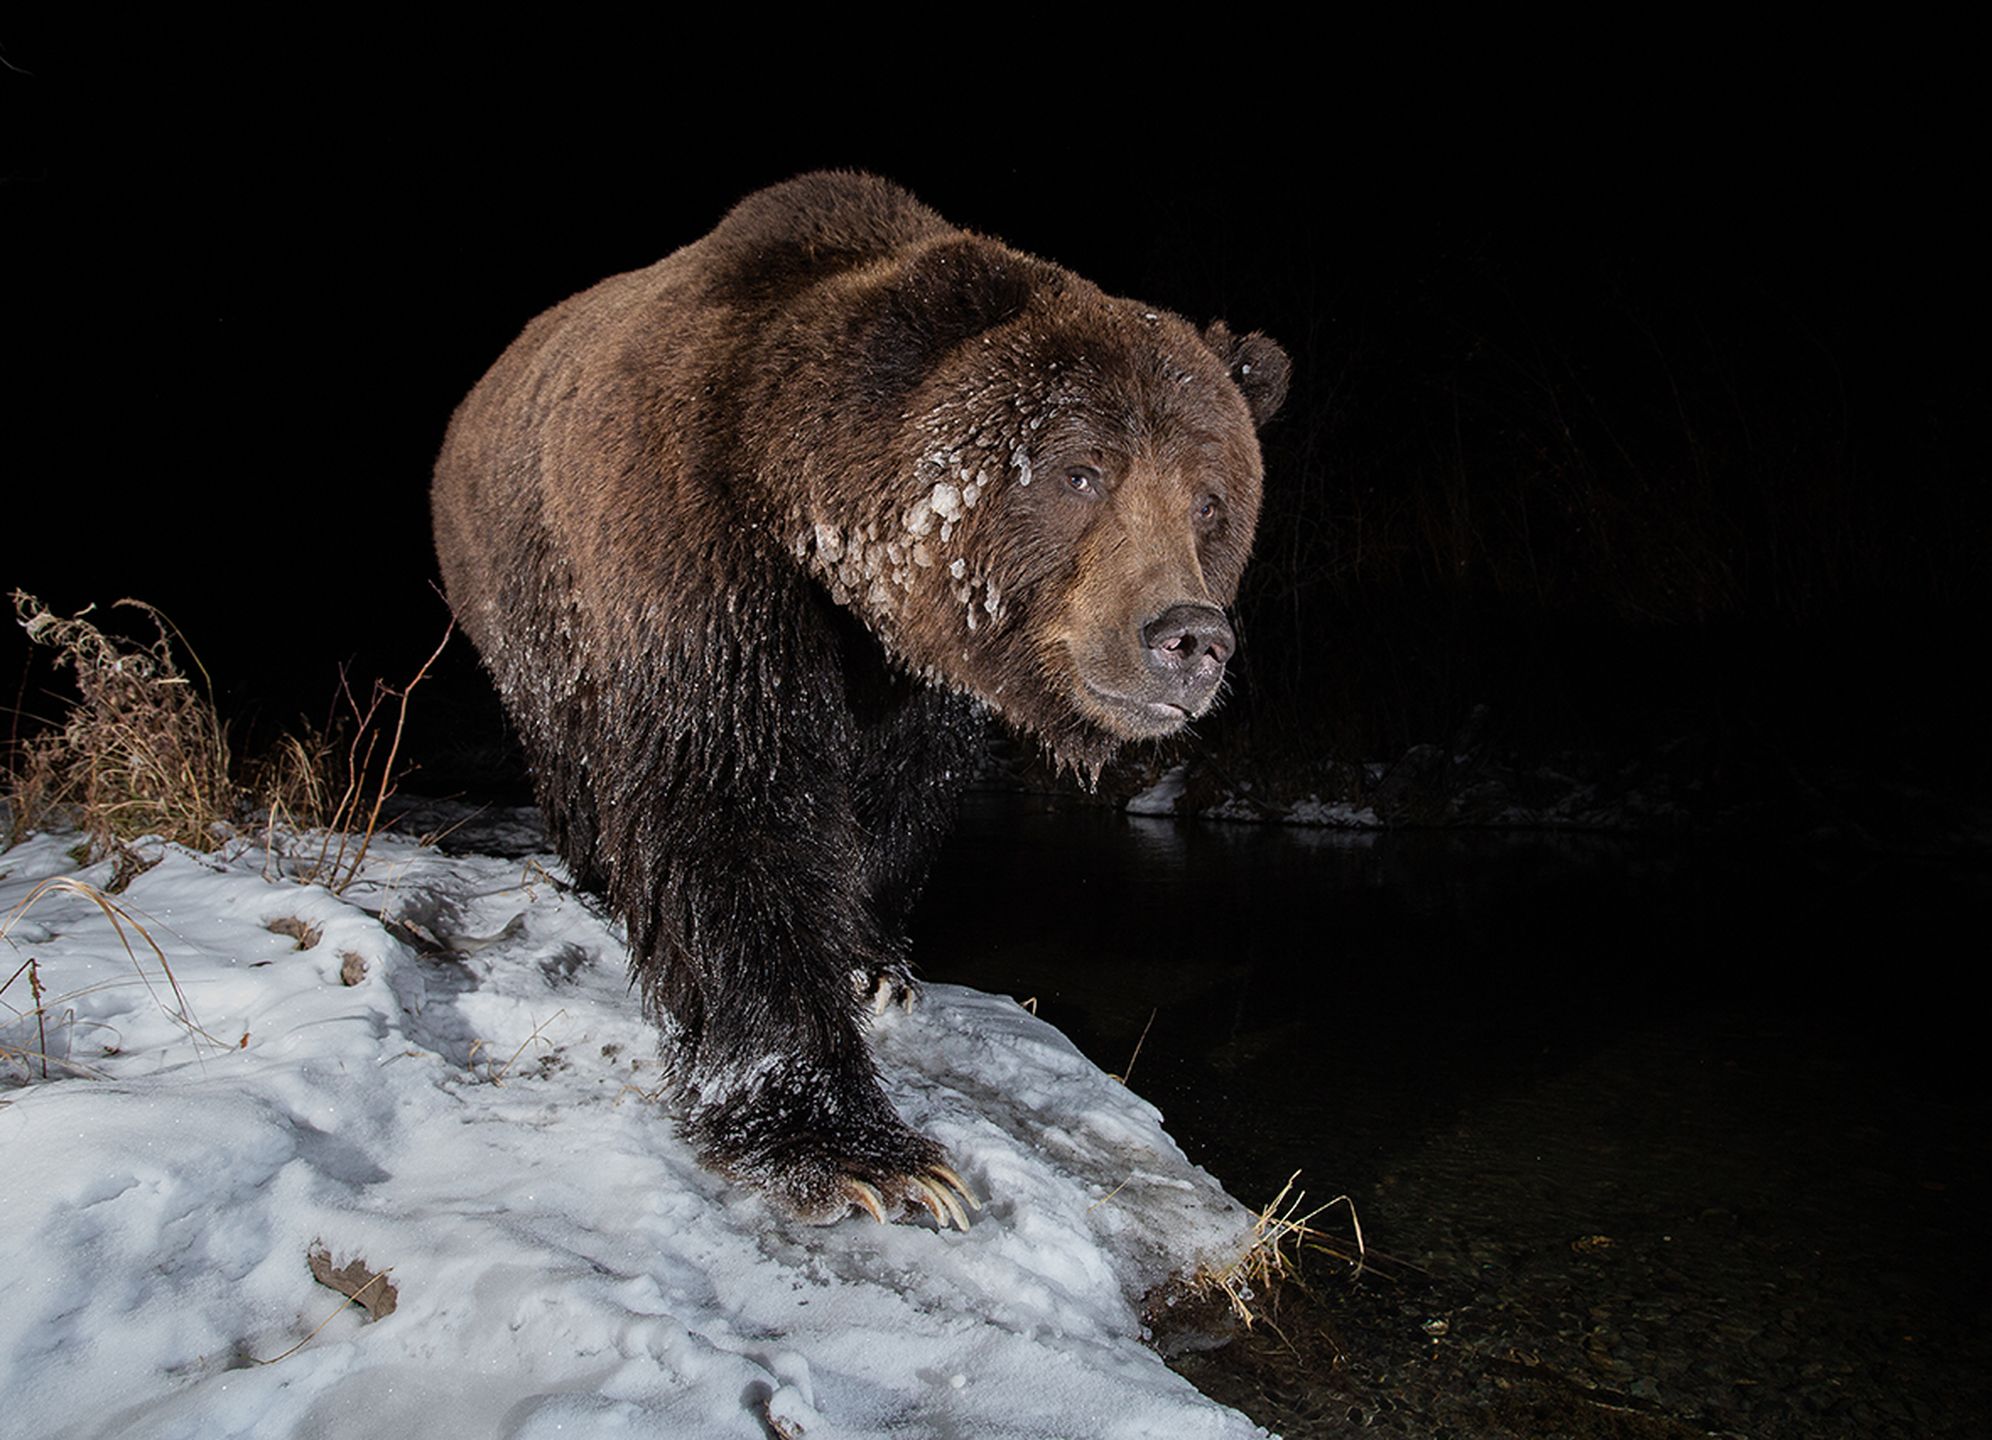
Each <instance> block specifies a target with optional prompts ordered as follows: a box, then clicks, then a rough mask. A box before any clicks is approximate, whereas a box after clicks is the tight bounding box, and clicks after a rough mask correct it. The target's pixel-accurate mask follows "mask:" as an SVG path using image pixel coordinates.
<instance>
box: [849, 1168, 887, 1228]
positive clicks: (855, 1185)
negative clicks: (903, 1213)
mask: <svg viewBox="0 0 1992 1440" xmlns="http://www.w3.org/2000/svg"><path fill="white" fill-rule="evenodd" d="M844 1190H845V1193H846V1194H848V1195H849V1196H850V1197H851V1203H852V1204H853V1205H855V1206H857V1207H858V1208H859V1209H860V1210H863V1211H864V1212H865V1213H866V1214H867V1215H869V1216H871V1217H872V1219H874V1220H876V1221H878V1223H879V1224H881V1225H884V1224H886V1223H887V1222H886V1218H885V1201H884V1200H883V1199H882V1198H881V1197H880V1195H879V1193H878V1191H877V1190H876V1189H875V1188H874V1187H872V1186H870V1185H867V1184H866V1183H865V1182H864V1181H862V1180H860V1179H858V1178H857V1177H855V1176H852V1175H846V1176H845V1177H844Z"/></svg>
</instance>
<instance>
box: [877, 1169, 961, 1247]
mask: <svg viewBox="0 0 1992 1440" xmlns="http://www.w3.org/2000/svg"><path fill="white" fill-rule="evenodd" d="M886 1189H887V1190H888V1191H890V1192H892V1193H894V1194H896V1195H897V1197H898V1198H899V1200H900V1202H901V1205H902V1206H903V1207H904V1208H907V1209H911V1208H912V1207H913V1206H915V1205H918V1206H919V1207H920V1208H922V1209H924V1210H925V1211H926V1212H927V1213H928V1214H929V1215H932V1216H933V1217H934V1221H935V1223H936V1224H938V1225H939V1226H940V1227H941V1228H942V1229H943V1230H946V1229H949V1228H950V1227H952V1228H953V1229H956V1230H960V1231H962V1232H964V1233H966V1232H967V1230H968V1211H969V1210H980V1209H981V1208H982V1202H981V1201H980V1200H978V1199H976V1198H975V1192H974V1191H972V1190H970V1189H969V1188H968V1183H967V1182H966V1181H964V1180H963V1179H962V1178H961V1176H959V1175H957V1174H956V1173H955V1172H954V1171H953V1170H952V1169H951V1168H949V1167H948V1166H946V1165H940V1164H934V1165H929V1166H927V1167H926V1169H925V1170H924V1171H921V1172H920V1173H918V1174H913V1175H900V1176H894V1177H893V1180H892V1182H891V1183H889V1184H888V1185H887V1186H886ZM844 1194H845V1198H847V1199H848V1200H849V1201H850V1203H851V1204H852V1205H853V1206H855V1207H856V1208H858V1209H860V1210H862V1211H864V1212H865V1213H866V1214H867V1215H869V1216H871V1217H872V1219H874V1220H876V1221H878V1223H879V1224H881V1225H885V1224H888V1223H890V1222H889V1219H888V1216H887V1213H886V1199H885V1195H884V1194H881V1193H880V1190H879V1187H878V1186H875V1185H872V1184H869V1183H867V1182H866V1181H863V1180H860V1179H858V1178H857V1177H856V1176H853V1175H846V1176H845V1177H844ZM964 1200H965V1201H967V1202H968V1208H967V1209H963V1208H962V1202H963V1201H964Z"/></svg>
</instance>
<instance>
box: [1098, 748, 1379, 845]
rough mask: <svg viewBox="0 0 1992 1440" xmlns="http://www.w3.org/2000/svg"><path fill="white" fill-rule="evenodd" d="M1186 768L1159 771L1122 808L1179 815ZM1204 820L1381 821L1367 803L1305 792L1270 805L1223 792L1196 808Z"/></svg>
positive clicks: (1344, 824)
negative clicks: (1286, 802) (1285, 802)
mask: <svg viewBox="0 0 1992 1440" xmlns="http://www.w3.org/2000/svg"><path fill="white" fill-rule="evenodd" d="M1189 770H1190V767H1189V766H1188V765H1187V764H1185V765H1174V766H1171V767H1170V768H1169V769H1167V770H1165V771H1163V772H1162V775H1161V777H1160V778H1159V779H1157V780H1156V782H1155V783H1154V784H1153V785H1150V786H1149V787H1148V788H1147V789H1145V790H1142V791H1140V792H1139V793H1137V794H1135V795H1131V796H1129V797H1128V799H1127V801H1126V803H1125V804H1124V805H1122V807H1121V808H1122V809H1123V810H1125V811H1126V812H1127V813H1128V814H1130V815H1180V814H1185V813H1187V812H1186V811H1185V810H1184V808H1183V796H1184V794H1185V792H1186V791H1187V790H1188V789H1189ZM1196 813H1197V814H1198V816H1199V817H1200V818H1202V819H1206V820H1246V821H1252V822H1255V823H1264V822H1277V823H1279V824H1283V825H1311V826H1320V827H1322V828H1325V829H1330V830H1379V829H1382V828H1383V822H1382V821H1381V820H1379V819H1378V818H1377V814H1376V811H1375V810H1373V809H1371V808H1370V807H1369V806H1367V805H1351V804H1350V803H1349V802H1348V801H1346V800H1323V799H1321V798H1320V797H1319V796H1317V795H1308V796H1305V797H1303V798H1302V799H1300V800H1297V801H1295V802H1294V803H1293V804H1291V805H1287V806H1283V807H1277V808H1275V807H1271V806H1267V805H1264V804H1258V803H1255V802H1254V801H1253V800H1251V799H1250V798H1248V797H1247V796H1245V795H1242V794H1240V795H1227V796H1224V797H1223V798H1221V799H1219V800H1217V801H1215V802H1213V803H1211V804H1209V805H1206V806H1204V807H1203V808H1201V809H1199V810H1198V811H1197V812H1196Z"/></svg>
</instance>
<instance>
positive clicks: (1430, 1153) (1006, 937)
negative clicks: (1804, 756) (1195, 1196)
mask: <svg viewBox="0 0 1992 1440" xmlns="http://www.w3.org/2000/svg"><path fill="white" fill-rule="evenodd" d="M1988 889H1992V886H1988V883H1987V875H1986V872H1985V869H1984V868H1983V865H1982V861H1978V860H1972V859H1960V858H1958V856H1957V855H1955V854H1952V855H1948V856H1938V855H1924V856H1917V855H1913V854H1904V853H1878V852H1876V851H1874V850H1872V849H1868V850H1859V851H1857V850H1853V849H1850V848H1845V847H1843V848H1841V849H1839V850H1836V851H1834V850H1829V851H1816V850H1815V851H1804V850H1801V849H1796V848H1793V847H1790V846H1780V847H1769V846H1765V845H1762V844H1749V843H1744V842H1734V843H1730V844H1728V845H1723V846H1699V847H1698V846H1696V845H1693V844H1690V843H1687V842H1683V841H1678V840H1670V841H1666V842H1641V841H1633V840H1625V839H1615V838H1607V837H1599V836H1594V835H1592V836H1587V835H1553V834H1529V835H1513V836H1502V835H1496V834H1490V833H1485V832H1473V833H1459V832H1451V833H1442V832H1421V833H1410V832H1399V833H1395V834H1390V835H1383V836H1372V837H1363V838H1350V837H1347V836H1337V835H1333V834H1328V833H1324V832H1318V831H1315V832H1309V831H1301V830H1294V829H1290V828H1280V827H1259V826H1240V825H1224V824H1215V823H1205V824H1181V823H1178V822H1175V821H1160V820H1139V819H1133V818H1130V817H1125V816H1121V815H1118V814H1115V813H1111V812H1105V811H1098V810H1089V809H1085V808H1081V807H1077V806H1073V805H1070V804H1067V803H1062V802H1046V801H1043V800H1038V799H1032V798H1028V797H1016V796H978V797H976V798H974V799H973V800H972V801H971V803H970V805H969V807H968V810H967V812H966V814H965V815H964V817H963V821H962V824H961V827H960V829H959V831H958V832H957V834H956V836H955V837H954V839H953V840H952V841H951V842H950V844H949V848H948V849H947V851H946V852H945V854H944V855H943V857H942V859H941V861H940V863H939V865H938V867H937V870H936V874H935V877H934V880H933V883H932V886H931V887H930V890H929V893H928V895H927V897H926V899H925V901H924V902H923V904H922V907H921V912H920V915H919V918H918V922H917V924H916V934H915V942H916V949H915V953H916V955H917V956H918V957H919V959H920V961H921V964H922V966H923V969H924V972H925V973H926V974H927V975H928V976H929V977H930V978H932V979H936V980H946V981H955V982H960V983H965V984H970V985H975V986H978V987H981V988H985V989H990V990H996V991H1001V992H1005V993H1009V994H1013V995H1017V996H1019V997H1026V996H1036V997H1037V1000H1038V1008H1039V1013H1040V1014H1041V1015H1043V1016H1044V1017H1045V1018H1046V1019H1048V1020H1050V1021H1052V1022H1053V1023H1054V1024H1056V1025H1058V1026H1059V1027H1060V1028H1061V1029H1063V1030H1065V1031H1066V1033H1067V1034H1069V1035H1071V1036H1072V1038H1073V1039H1074V1040H1075V1041H1076V1042H1077V1043H1078V1044H1079V1045H1080V1046H1081V1047H1082V1048H1083V1049H1085V1051H1086V1052H1087V1053H1088V1054H1089V1055H1090V1056H1092V1057H1093V1059H1094V1060H1095V1061H1097V1062H1098V1063H1100V1064H1101V1065H1103V1066H1105V1067H1106V1068H1108V1069H1110V1070H1112V1071H1114V1072H1116V1073H1121V1072H1124V1071H1127V1068H1128V1064H1129V1059H1130V1057H1131V1056H1133V1055H1134V1054H1135V1050H1136V1046H1137V1043H1139V1045H1140V1052H1139V1057H1138V1058H1137V1059H1135V1060H1134V1062H1133V1070H1132V1073H1131V1077H1130V1078H1131V1084H1132V1085H1133V1088H1134V1089H1135V1090H1137V1091H1138V1092H1140V1093H1141V1094H1143V1095H1144V1096H1146V1097H1147V1098H1149V1099H1151V1100H1153V1101H1154V1102H1155V1103H1156V1104H1157V1105H1159V1106H1160V1107H1161V1109H1162V1110H1163V1112H1164V1114H1165V1115H1166V1116H1167V1118H1168V1121H1169V1127H1170V1131H1171V1133H1172V1134H1174V1135H1175V1136H1176V1138H1177V1139H1178V1141H1179V1142H1180V1143H1181V1144H1182V1145H1183V1147H1184V1149H1185V1150H1186V1151H1188V1152H1189V1154H1190V1156H1191V1157H1192V1158H1193V1159H1195V1160H1197V1161H1198V1162H1200V1163H1202V1164H1204V1165H1205V1166H1207V1167H1208V1168H1209V1169H1211V1170H1212V1171H1213V1172H1214V1173H1216V1174H1217V1175H1218V1176H1219V1177H1220V1178H1221V1179H1222V1180H1223V1181H1224V1182H1225V1185H1226V1187H1227V1188H1228V1189H1229V1190H1230V1191H1231V1192H1232V1193H1233V1194H1234V1195H1237V1196H1238V1197H1239V1198H1241V1199H1243V1200H1245V1201H1246V1202H1247V1203H1248V1204H1253V1205H1255V1206H1256V1205H1258V1204H1261V1203H1263V1202H1265V1201H1266V1200H1269V1199H1271V1198H1272V1197H1273V1195H1274V1194H1275V1193H1277V1192H1278V1191H1279V1189H1280V1187H1281V1186H1282V1185H1283V1184H1284V1183H1285V1181H1286V1180H1287V1178H1288V1176H1289V1175H1290V1174H1291V1173H1292V1172H1293V1171H1295V1170H1300V1171H1301V1172H1302V1178H1301V1181H1300V1183H1301V1185H1303V1186H1304V1187H1305V1188H1306V1190H1307V1193H1308V1196H1309V1201H1308V1204H1309V1206H1310V1207H1311V1206H1312V1205H1313V1204H1314V1203H1316V1202H1318V1201H1325V1200H1328V1199H1330V1198H1331V1197H1334V1196H1336V1195H1340V1194H1347V1195H1349V1196H1351V1197H1353V1199H1354V1201H1355V1203H1356V1206H1357V1208H1358V1210H1359V1212H1360V1215H1361V1219H1362V1225H1363V1229H1364V1234H1365V1237H1366V1240H1367V1243H1368V1245H1369V1247H1370V1263H1369V1266H1368V1268H1367V1269H1366V1270H1365V1272H1364V1273H1363V1274H1362V1275H1361V1276H1360V1277H1358V1278H1354V1279H1351V1278H1350V1277H1349V1275H1348V1272H1347V1268H1346V1267H1345V1266H1344V1265H1343V1264H1341V1263H1340V1262H1339V1261H1338V1260H1336V1259H1335V1258H1334V1257H1332V1256H1330V1255H1326V1254H1315V1255H1310V1256H1308V1257H1307V1258H1306V1259H1305V1260H1304V1262H1303V1265H1302V1267H1301V1270H1300V1274H1299V1277H1298V1280H1297V1282H1296V1283H1291V1284H1289V1285H1287V1286H1285V1287H1284V1288H1283V1289H1282V1290H1281V1291H1280V1293H1279V1294H1278V1296H1277V1297H1276V1306H1275V1308H1274V1309H1273V1310H1272V1311H1271V1312H1270V1313H1269V1314H1268V1316H1267V1319H1266V1320H1265V1321H1264V1322H1262V1323H1260V1324H1258V1325H1256V1326H1255V1327H1254V1328H1253V1329H1252V1331H1251V1332H1250V1333H1249V1334H1241V1335H1239V1336H1237V1337H1235V1338H1234V1339H1233V1340H1232V1341H1231V1342H1230V1343H1228V1344H1227V1345H1225V1346H1223V1347H1222V1348H1220V1349H1217V1350H1215V1351H1201V1352H1193V1353H1186V1354H1183V1355H1181V1356H1179V1357H1178V1358H1177V1359H1176V1362H1175V1363H1176V1364H1177V1365H1178V1368H1180V1369H1182V1370H1183V1371H1184V1372H1185V1373H1186V1374H1188V1375H1190V1377H1191V1378H1192V1379H1193V1380H1195V1381H1196V1383H1197V1384H1198V1385H1200V1386H1201V1387H1202V1388H1204V1389H1205V1390H1206V1391H1207V1392H1209V1393H1211V1394H1213V1395H1215V1396H1217V1397H1219V1398H1221V1399H1223V1400H1225V1401H1227V1402H1229V1403H1231V1404H1234V1405H1237V1406H1239V1407H1240V1408H1242V1409H1244V1410H1245V1411H1246V1412H1247V1413H1248V1414H1250V1415H1252V1416H1253V1418H1254V1419H1256V1420H1258V1421H1259V1422H1260V1423H1261V1424H1264V1425H1266V1426H1268V1427H1270V1428H1273V1429H1275V1430H1279V1431H1281V1432H1283V1433H1284V1434H1286V1435H1287V1436H1289V1437H1297V1436H1306V1435H1316V1434H1324V1435H1325V1434H1343V1433H1347V1432H1349V1431H1353V1430H1360V1429H1364V1428H1369V1429H1374V1430H1376V1431H1379V1432H1381V1433H1389V1434H1400V1435H1452V1436H1460V1437H1466V1436H1475V1435H1517V1436H1555V1435H1605V1436H1688V1435H1751V1436H1755V1435H1764V1436H1784V1435H1794V1436H1809V1435H1821V1436H1827V1435H1831V1436H1840V1435H1851V1436H1897V1435H1899V1436H1918V1437H1927V1436H1960V1437H1962V1436H1978V1435H1983V1434H1987V1433H1992V1429H1988V1422H1987V1416H1988V1414H1989V1413H1992V1411H1988V1406H1987V1398H1988V1382H1987V1376H1988V1374H1992V1337H1989V1336H1988V1327H1987V1320H1988V1313H1987V1312H1988V1297H1992V1264H1989V1263H1988V1248H1987V1244H1986V1240H1985V1222H1984V1219H1983V1215H1984V1212H1985V1210H1986V1194H1987V1192H1986V1181H1987V1178H1988V1176H1987V1171H1988V1168H1992V1167H1989V1166H1988V1163H1987V1153H1988V1152H1987V1132H1986V1121H1987V1118H1988V1105H1987V1101H1986V1094H1985V1090H1986V1087H1985V1085H1984V1082H1983V1078H1982V1077H1983V1073H1984V1066H1983V1064H1982V1063H1981V1057H1982V1053H1983V1046H1982V1039H1981V1037H1982V1034H1983V1029H1984V1025H1983V1012H1982V1003H1983V1002H1982V1000H1981V997H1980V982H1979V975H1980V973H1981V972H1982V970H1983V968H1984V959H1983V957H1984V954H1985V949H1986V946H1985V937H1984V934H1983V931H1982V928H1981V927H1980V926H1979V925H1978V924H1977V923H1976V922H1978V921H1980V920H1981V918H1982V916H1983V915H1984V913H1985V910H1984V904H1983V902H1984V901H1985V900H1986V898H1987V893H1988ZM1144 1030H1146V1036H1145V1039H1144V1038H1143V1032H1144ZM1317 1224H1319V1225H1321V1226H1323V1227H1326V1228H1328V1229H1330V1230H1332V1231H1335V1232H1336V1233H1338V1234H1340V1235H1342V1236H1343V1237H1346V1236H1347V1233H1348V1231H1347V1222H1346V1211H1345V1210H1341V1209H1338V1210H1336V1211H1334V1212H1332V1213H1330V1214H1324V1215H1323V1216H1321V1217H1320V1218H1319V1220H1318V1221H1317Z"/></svg>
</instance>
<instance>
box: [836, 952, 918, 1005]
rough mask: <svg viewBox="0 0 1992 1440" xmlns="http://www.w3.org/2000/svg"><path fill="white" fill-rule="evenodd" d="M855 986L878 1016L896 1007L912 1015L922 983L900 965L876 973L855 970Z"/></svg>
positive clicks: (886, 967)
mask: <svg viewBox="0 0 1992 1440" xmlns="http://www.w3.org/2000/svg"><path fill="white" fill-rule="evenodd" d="M851 987H852V988H853V989H854V990H856V991H857V992H858V998H859V999H860V1000H864V1001H866V1002H868V1003H869V1004H870V1006H871V1013H872V1014H874V1015H883V1014H884V1013H885V1012H886V1011H887V1010H888V1009H889V1008H890V1007H892V1006H894V1005H897V1006H898V1007H899V1008H900V1009H901V1010H904V1011H905V1012H906V1013H907V1014H909V1015H910V1014H912V1013H913V1002H914V1001H915V1000H917V999H918V998H919V996H920V986H919V983H918V982H917V981H915V980H914V978H913V976H912V974H911V973H910V972H909V971H908V970H907V969H906V967H905V966H904V965H899V964H890V965H885V966H881V967H880V968H879V969H878V970H876V971H866V970H853V971H852V972H851Z"/></svg>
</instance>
